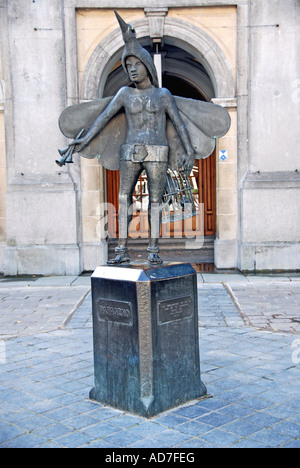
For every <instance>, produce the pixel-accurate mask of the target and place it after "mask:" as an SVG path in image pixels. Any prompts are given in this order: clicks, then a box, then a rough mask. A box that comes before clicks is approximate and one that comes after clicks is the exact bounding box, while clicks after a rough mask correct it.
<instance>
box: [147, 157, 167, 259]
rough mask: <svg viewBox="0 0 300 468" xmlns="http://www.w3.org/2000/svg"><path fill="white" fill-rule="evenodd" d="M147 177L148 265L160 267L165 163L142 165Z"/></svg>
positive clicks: (165, 175) (165, 176)
mask: <svg viewBox="0 0 300 468" xmlns="http://www.w3.org/2000/svg"><path fill="white" fill-rule="evenodd" d="M144 165H145V168H146V172H147V177H148V190H149V208H148V219H149V229H150V238H149V245H148V248H147V251H148V253H149V255H148V263H150V264H151V265H161V264H162V263H163V261H162V260H161V258H160V256H159V246H158V242H159V236H160V227H161V220H162V213H161V202H162V196H163V193H164V189H165V185H166V178H167V169H168V164H167V163H161V162H148V163H144Z"/></svg>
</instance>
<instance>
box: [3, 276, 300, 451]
mask: <svg viewBox="0 0 300 468" xmlns="http://www.w3.org/2000/svg"><path fill="white" fill-rule="evenodd" d="M198 278H199V279H198V282H199V284H198V286H199V289H198V296H199V323H200V356H201V372H202V380H203V381H204V383H205V384H206V386H207V389H208V394H209V396H210V398H207V399H205V400H202V401H198V400H195V401H192V402H189V403H188V404H186V405H183V406H180V407H178V408H175V409H172V410H170V411H167V412H165V413H163V414H161V415H158V416H156V417H155V418H152V419H151V420H145V419H143V418H140V417H137V416H134V415H131V414H128V413H124V412H122V411H118V410H116V409H112V408H109V407H106V406H103V405H101V404H99V403H96V402H93V401H90V400H89V399H88V394H89V390H90V389H91V387H92V386H93V351H92V322H91V296H90V294H89V278H76V277H74V278H39V279H35V280H28V281H21V282H20V281H7V280H1V279H0V297H1V301H0V311H1V312H0V314H1V317H0V330H1V333H2V338H1V340H0V447H1V448H4V447H12V448H13V447H15V448H25V447H28V448H29V447H45V448H46V447H49V448H62V447H67V448H71V447H88V448H93V447H103V448H120V447H121V448H124V447H126V448H147V447H150V448H170V447H176V448H182V449H183V448H188V449H193V448H198V447H209V448H211V447H236V448H248V447H251V448H252V447H253V448H255V447H285V448H294V447H295V448H299V446H300V389H299V377H300V336H299V328H298V325H297V324H298V322H297V319H299V317H300V307H299V306H300V303H299V289H300V283H299V277H297V276H295V277H284V278H278V277H277V278H272V277H269V278H256V277H253V278H251V277H246V276H245V275H239V274H236V275H215V274H211V275H209V274H202V275H199V276H198ZM247 291H248V293H247ZM29 304H30V306H29V307H26V305H27V306H28V305H29ZM4 306H5V312H4ZM297 307H298V309H297ZM30 308H32V311H30ZM283 314H284V319H283V317H282V315H283ZM25 319H26V320H27V323H26V327H25V323H23V324H22V320H23V321H24V322H25ZM31 319H32V320H31ZM285 320H286V321H285ZM18 322H21V323H18ZM5 323H6V325H5ZM8 325H9V327H10V328H9V329H8ZM19 325H20V327H19ZM21 325H22V326H21ZM39 327H43V328H39ZM8 331H9V332H8ZM4 337H5V338H8V337H10V339H4Z"/></svg>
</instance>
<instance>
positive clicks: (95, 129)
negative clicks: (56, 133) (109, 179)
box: [69, 88, 125, 152]
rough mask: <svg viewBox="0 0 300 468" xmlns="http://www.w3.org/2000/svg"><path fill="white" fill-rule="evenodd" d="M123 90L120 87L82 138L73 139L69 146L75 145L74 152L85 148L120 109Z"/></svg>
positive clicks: (122, 101) (122, 103)
mask: <svg viewBox="0 0 300 468" xmlns="http://www.w3.org/2000/svg"><path fill="white" fill-rule="evenodd" d="M124 92H125V89H124V88H122V89H120V91H119V92H118V93H117V94H116V96H115V97H114V98H113V100H112V101H111V102H110V104H109V105H108V106H107V107H106V109H105V110H104V111H103V112H102V114H100V115H99V117H98V118H97V119H96V120H95V122H94V123H93V125H92V126H91V128H90V129H89V131H88V132H87V133H86V134H85V135H84V137H82V138H78V139H75V140H73V141H72V142H71V143H70V144H69V146H74V145H76V149H75V151H76V152H80V151H82V150H83V149H84V148H86V147H87V146H88V145H89V143H90V142H91V141H92V140H93V138H95V136H96V135H98V133H100V132H101V131H102V130H103V129H104V127H105V126H106V125H107V124H108V122H109V121H110V120H111V119H112V118H113V117H114V116H115V115H116V114H117V113H118V112H119V111H120V109H121V108H122V107H123V106H124Z"/></svg>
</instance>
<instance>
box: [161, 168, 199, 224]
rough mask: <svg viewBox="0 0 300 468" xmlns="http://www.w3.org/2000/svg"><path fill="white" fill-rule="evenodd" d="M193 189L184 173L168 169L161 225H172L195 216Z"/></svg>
mask: <svg viewBox="0 0 300 468" xmlns="http://www.w3.org/2000/svg"><path fill="white" fill-rule="evenodd" d="M196 214H197V210H196V205H195V201H194V197H193V187H192V185H191V181H190V178H189V174H188V173H187V172H186V171H176V170H172V169H168V172H167V182H166V187H165V191H164V195H163V200H162V223H164V224H166V223H173V222H175V221H180V220H182V219H188V218H192V217H193V216H196Z"/></svg>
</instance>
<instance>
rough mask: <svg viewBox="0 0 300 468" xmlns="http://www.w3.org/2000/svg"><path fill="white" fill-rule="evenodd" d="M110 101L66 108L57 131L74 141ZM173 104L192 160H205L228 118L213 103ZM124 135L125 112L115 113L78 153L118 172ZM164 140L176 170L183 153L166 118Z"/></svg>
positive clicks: (182, 100)
mask: <svg viewBox="0 0 300 468" xmlns="http://www.w3.org/2000/svg"><path fill="white" fill-rule="evenodd" d="M112 99H113V98H112V97H108V98H104V99H96V100H95V101H89V102H84V103H81V104H76V105H74V106H70V107H68V108H67V109H65V110H64V111H63V112H62V114H61V116H60V118H59V127H60V130H61V132H62V133H63V134H64V135H65V136H66V137H67V138H71V139H74V138H75V137H76V135H77V134H78V133H79V132H80V130H81V129H82V128H84V129H85V133H86V132H87V131H88V130H89V129H90V128H91V127H92V125H93V123H94V122H95V120H96V119H97V117H98V116H99V115H100V114H101V113H102V112H103V111H104V110H105V109H106V107H107V106H108V104H109V103H110V102H111V101H112ZM175 102H176V106H177V108H178V110H179V113H180V116H181V118H182V120H183V122H184V124H185V126H186V129H187V131H188V133H189V136H190V139H191V142H192V145H193V147H194V150H195V153H196V158H197V159H204V158H207V157H208V156H210V155H211V153H212V152H213V151H214V149H215V144H216V140H215V139H216V138H220V137H222V136H223V135H225V134H226V133H227V132H228V130H229V128H230V116H229V114H228V112H227V110H226V109H224V108H223V107H221V106H217V105H215V104H210V103H207V102H203V101H196V100H194V99H186V98H182V97H177V96H175ZM126 134H127V123H126V117H125V112H119V113H118V114H117V115H116V116H115V117H113V118H112V119H111V120H110V122H109V123H108V124H107V125H106V126H105V128H104V129H103V130H102V131H101V133H100V134H99V135H97V136H96V137H95V138H94V139H93V140H92V141H91V143H90V144H89V145H88V146H87V147H86V148H85V149H84V150H83V151H82V152H81V153H80V154H81V156H83V157H85V158H89V159H92V158H96V157H97V158H98V159H99V161H100V163H101V164H102V165H103V166H104V167H105V168H106V169H110V170H118V169H119V167H120V146H121V145H123V144H124V143H125V140H126ZM167 139H168V144H169V147H170V167H171V168H172V169H178V161H181V160H182V156H183V154H184V153H185V150H184V148H183V146H182V143H181V140H180V137H179V135H178V133H177V131H176V130H175V128H174V126H173V124H172V122H171V121H170V120H169V119H168V122H167Z"/></svg>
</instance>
